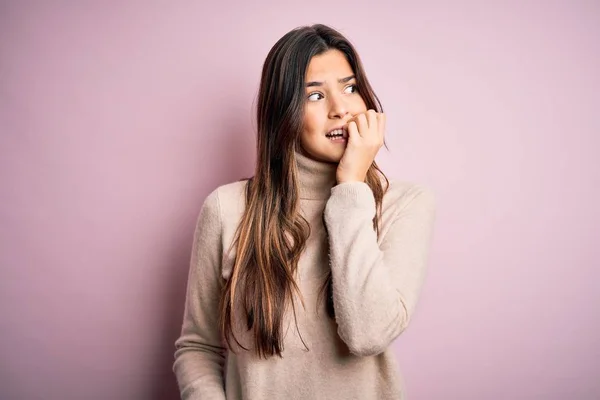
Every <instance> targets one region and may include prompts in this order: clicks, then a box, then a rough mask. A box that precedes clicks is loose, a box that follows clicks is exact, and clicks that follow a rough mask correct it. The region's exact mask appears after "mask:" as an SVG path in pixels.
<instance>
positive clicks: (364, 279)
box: [173, 152, 435, 400]
mask: <svg viewBox="0 0 600 400" xmlns="http://www.w3.org/2000/svg"><path fill="white" fill-rule="evenodd" d="M295 155H296V166H297V177H298V188H299V195H300V196H299V197H300V202H299V212H300V213H301V215H302V216H303V217H304V218H305V219H306V220H307V221H308V223H309V224H310V236H309V238H308V240H307V242H306V246H305V249H304V251H303V252H302V255H301V257H300V260H299V262H298V270H297V276H296V278H295V279H296V283H297V284H298V287H299V289H300V292H301V295H302V299H303V302H304V306H302V304H301V303H300V302H299V301H295V305H296V306H295V316H294V315H293V313H292V312H288V313H286V315H285V316H284V320H283V332H284V338H283V346H284V348H283V352H282V354H281V357H278V356H273V357H269V358H267V359H264V358H259V357H258V356H257V355H256V353H255V352H254V351H253V343H254V342H253V338H252V337H251V332H252V331H248V330H247V329H245V328H244V315H240V314H241V313H240V312H238V314H236V316H237V319H238V320H236V321H234V332H235V334H236V339H237V340H238V342H239V344H240V345H242V346H244V347H246V348H247V349H249V350H244V349H242V348H241V347H239V345H238V344H236V342H235V341H232V348H228V346H227V345H226V342H225V341H224V340H223V338H222V337H221V335H220V331H219V325H218V320H219V300H220V296H221V290H222V288H223V287H224V283H225V281H226V280H227V279H229V277H230V276H231V273H232V268H233V264H234V261H235V246H234V247H231V250H230V246H231V244H232V243H233V241H234V236H235V231H236V229H237V227H238V224H239V222H240V219H241V217H242V214H243V212H244V209H245V188H246V184H247V181H239V182H234V183H229V184H226V185H222V186H220V187H218V188H217V189H215V190H214V191H212V192H211V193H210V194H209V195H208V196H207V197H206V199H205V200H204V203H203V204H202V207H201V208H200V212H199V215H198V218H197V221H196V228H195V232H194V237H193V248H192V254H191V261H190V268H189V275H188V283H187V291H186V300H185V309H184V316H183V325H182V330H181V335H180V336H179V338H178V339H177V340H176V342H175V348H176V350H175V362H174V364H173V371H174V373H175V376H176V378H177V381H178V384H179V390H180V393H181V398H182V399H184V400H192V399H195V400H205V399H206V400H208V399H219V400H222V399H229V400H241V399H248V400H266V399H286V400H294V399H311V400H314V399H323V400H335V399H344V400H348V399H360V400H387V399H390V400H391V399H405V398H406V388H405V385H404V381H403V379H402V376H401V373H400V370H399V367H398V364H397V362H396V358H395V355H394V352H393V350H392V349H391V344H392V342H393V341H394V340H395V339H396V338H397V337H398V336H399V335H400V334H401V333H402V332H403V331H404V330H405V329H406V327H407V326H408V324H409V321H410V320H411V316H412V315H413V313H414V311H415V307H416V303H417V299H418V297H419V294H420V292H421V288H422V285H423V281H424V279H425V276H426V270H427V259H428V252H429V247H430V242H431V239H432V233H433V225H434V220H435V199H434V195H433V192H432V190H431V189H430V188H429V187H427V186H425V185H422V184H417V183H412V182H406V181H395V180H391V179H390V186H389V188H388V190H387V191H386V193H385V195H384V197H383V202H382V218H381V225H380V233H379V235H377V233H376V231H375V230H374V228H373V217H374V216H375V213H376V202H375V198H374V196H373V192H372V191H371V189H370V187H369V186H368V185H367V184H366V183H364V182H344V183H340V184H337V182H336V169H337V164H334V163H326V162H322V161H316V160H314V159H311V158H309V157H307V156H305V155H303V154H301V153H298V152H297V153H295ZM330 271H331V274H332V289H333V306H334V311H335V317H334V318H331V317H330V316H329V315H328V313H327V311H326V301H325V296H323V294H322V292H321V288H322V285H323V283H324V282H325V279H326V277H327V275H328V273H329V272H330ZM236 312H237V311H236Z"/></svg>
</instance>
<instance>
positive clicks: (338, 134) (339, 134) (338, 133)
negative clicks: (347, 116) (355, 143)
mask: <svg viewBox="0 0 600 400" xmlns="http://www.w3.org/2000/svg"><path fill="white" fill-rule="evenodd" d="M325 136H327V137H328V138H329V139H331V140H335V139H341V138H343V137H344V130H343V129H336V130H334V131H331V132H329V133H328V134H327V135H325Z"/></svg>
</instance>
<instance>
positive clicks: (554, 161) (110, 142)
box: [0, 0, 600, 400]
mask: <svg viewBox="0 0 600 400" xmlns="http://www.w3.org/2000/svg"><path fill="white" fill-rule="evenodd" d="M0 4H1V5H0V183H1V184H0V267H1V269H0V271H1V272H0V313H1V314H0V398H1V399H3V400H21V399H23V400H33V399H44V400H46V399H51V400H54V399H57V400H58V399H61V400H65V399H66V400H70V399H124V400H125V399H127V400H132V399H133V400H137V399H140V400H142V399H144V400H146V399H151V400H163V399H167V400H172V399H176V398H178V393H177V388H176V384H175V377H174V375H173V373H172V372H171V366H172V362H173V351H174V347H173V342H174V340H175V339H176V337H177V335H178V334H179V331H180V328H181V320H182V314H183V302H184V290H185V282H186V278H187V270H188V263H189V257H190V250H191V245H192V235H193V228H194V224H195V219H196V217H197V215H198V211H199V209H200V206H201V204H202V202H203V200H204V198H205V197H206V195H207V194H208V193H209V192H210V191H212V190H213V189H214V188H216V186H218V185H221V184H225V183H228V182H231V181H234V180H237V179H240V178H242V177H247V176H250V175H252V173H253V166H254V160H255V154H254V149H255V119H254V114H253V112H254V111H253V110H254V108H253V106H254V102H255V96H256V93H257V89H258V83H259V78H260V71H261V67H262V63H263V61H264V59H265V57H266V55H267V52H268V51H269V49H270V48H271V46H272V45H273V44H274V43H275V41H276V40H277V39H278V38H280V37H281V36H282V35H283V34H284V33H286V32H287V31H289V30H290V29H292V28H294V27H297V26H299V25H306V24H312V23H325V24H329V25H331V26H333V27H335V28H337V29H339V30H340V31H341V32H342V33H344V34H345V35H347V36H348V38H349V39H350V40H351V41H352V42H353V43H354V44H355V45H356V47H357V49H358V52H359V54H360V55H361V57H362V59H363V61H364V65H365V67H366V71H367V74H368V76H369V78H370V80H371V82H372V84H373V86H374V88H375V91H376V92H377V94H378V95H379V96H380V98H381V100H382V102H383V105H384V110H385V112H386V113H387V115H388V124H387V125H388V126H387V128H388V129H387V143H388V145H389V149H390V150H389V151H387V150H385V149H382V150H381V152H380V154H379V155H378V158H377V160H378V161H379V163H380V164H381V166H382V167H383V169H384V171H385V172H386V173H387V174H388V175H389V176H390V177H391V178H394V179H403V180H410V181H416V182H421V183H425V184H428V185H430V186H432V187H433V188H434V189H435V191H436V194H437V200H438V218H437V222H436V228H435V235H434V239H433V243H432V248H431V256H430V263H429V272H428V278H427V281H426V284H425V287H424V289H423V293H422V298H421V301H420V303H419V305H418V307H417V312H416V314H415V316H414V320H413V322H412V325H411V326H410V327H409V328H408V330H407V331H406V332H405V333H404V334H402V335H401V336H400V338H399V339H398V340H397V341H396V342H395V343H394V344H393V349H394V351H395V353H396V354H397V357H398V359H399V362H400V364H401V368H402V371H403V376H404V378H405V381H406V385H407V390H408V394H409V398H410V400H438V399H439V400H446V399H450V400H455V399H456V400H459V399H460V400H499V399H510V400H515V399H544V400H551V399H569V400H592V399H599V398H600V312H599V311H598V307H599V306H600V261H599V260H600V228H599V225H600V212H599V211H598V208H599V206H600V163H599V161H598V159H597V157H598V153H599V152H600V139H599V134H600V122H599V118H600V117H599V114H600V73H599V71H600V4H599V3H598V2H597V1H567V0H564V1H557V2H541V1H535V2H533V1H530V2H523V1H512V2H507V1H497V2H483V1H480V2H477V1H472V2H466V1H460V2H451V1H442V0H440V1H428V2H418V3H417V2H409V1H396V2H393V1H369V2H367V1H362V2H356V1H354V2H342V1H304V2H291V1H283V2H282V1H277V2H276V1H273V2H271V3H268V2H264V1H263V2H261V1H253V2H245V1H241V0H240V1H237V2H226V1H222V2H202V1H179V2H176V1H168V2H167V1H161V2H158V1H151V2H147V1H146V2H142V1H119V2H116V1H113V2H106V1H102V2H101V1H95V2H91V1H87V2H77V1H71V2H67V1H50V0H45V1H41V0H40V1H23V2H20V1H16V0H15V1H12V2H8V1H6V0H4V1H2V2H1V3H0Z"/></svg>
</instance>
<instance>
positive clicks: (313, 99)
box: [308, 92, 323, 101]
mask: <svg viewBox="0 0 600 400" xmlns="http://www.w3.org/2000/svg"><path fill="white" fill-rule="evenodd" d="M316 96H321V98H322V97H323V95H322V94H321V93H318V92H317V93H311V94H309V95H308V100H310V101H315V100H319V98H317V97H316Z"/></svg>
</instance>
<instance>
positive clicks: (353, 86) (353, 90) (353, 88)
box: [345, 85, 357, 93]
mask: <svg viewBox="0 0 600 400" xmlns="http://www.w3.org/2000/svg"><path fill="white" fill-rule="evenodd" d="M348 89H352V91H351V92H350V93H355V92H356V91H357V87H356V85H348V86H346V89H345V90H346V91H347V90H348Z"/></svg>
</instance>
